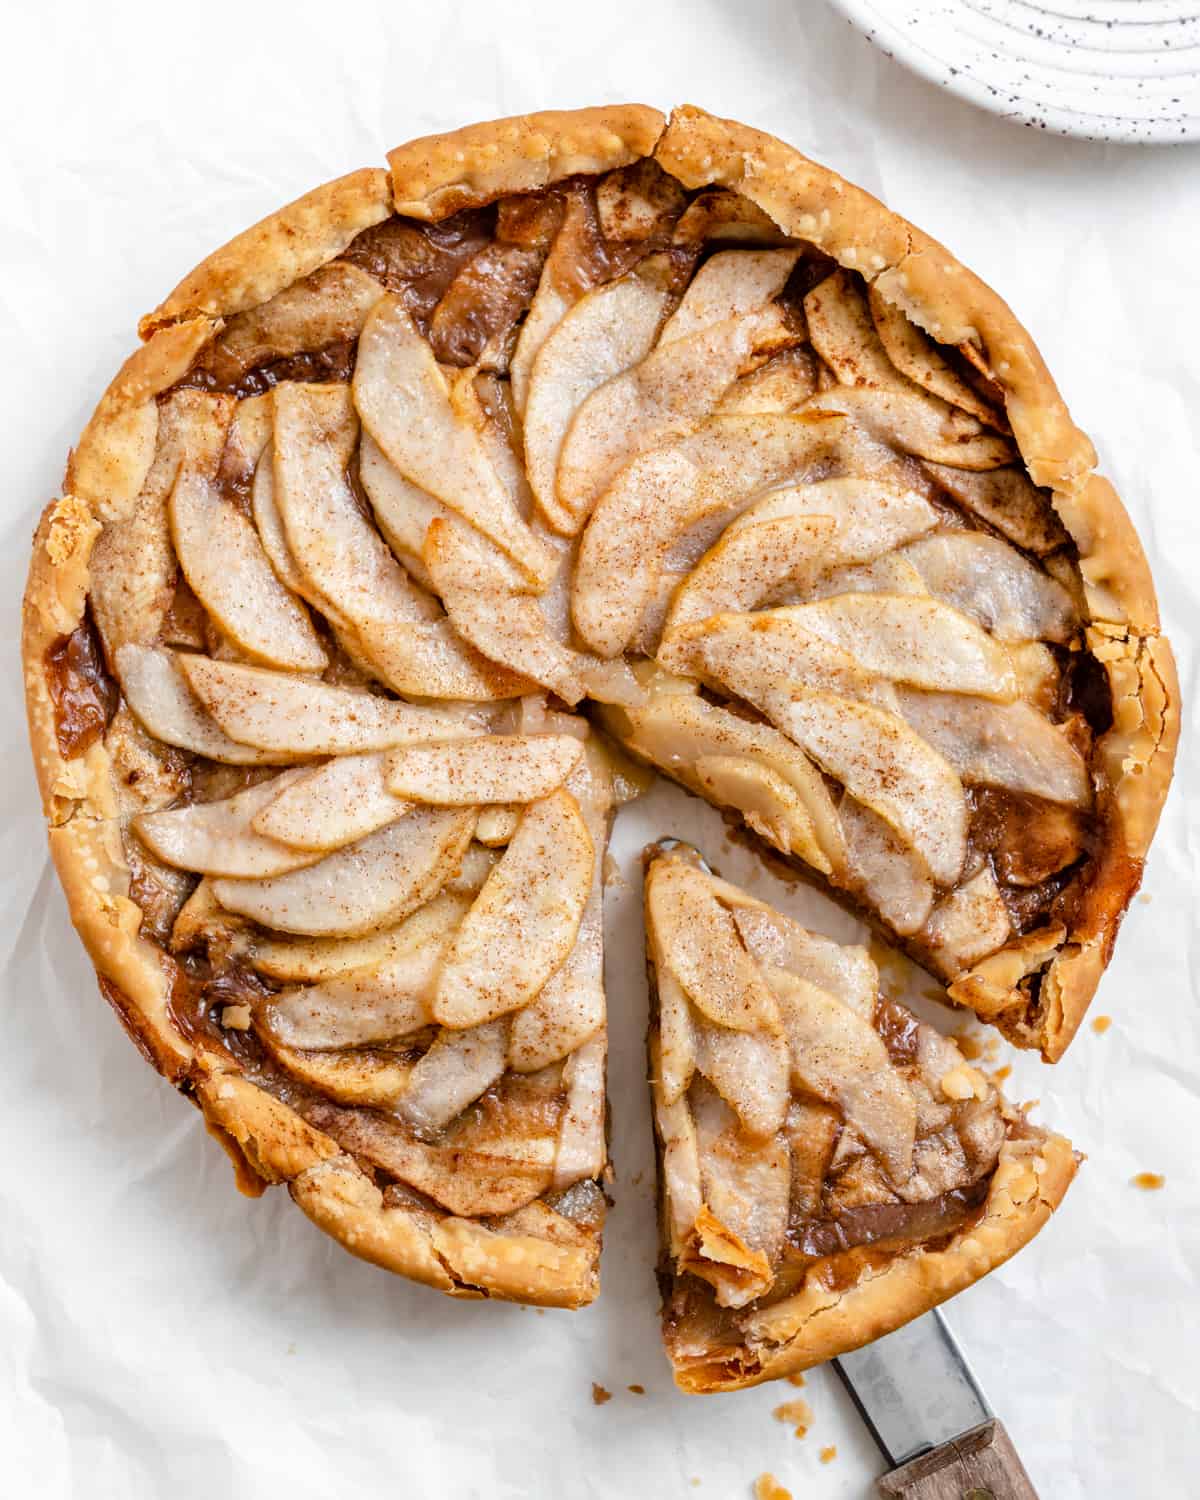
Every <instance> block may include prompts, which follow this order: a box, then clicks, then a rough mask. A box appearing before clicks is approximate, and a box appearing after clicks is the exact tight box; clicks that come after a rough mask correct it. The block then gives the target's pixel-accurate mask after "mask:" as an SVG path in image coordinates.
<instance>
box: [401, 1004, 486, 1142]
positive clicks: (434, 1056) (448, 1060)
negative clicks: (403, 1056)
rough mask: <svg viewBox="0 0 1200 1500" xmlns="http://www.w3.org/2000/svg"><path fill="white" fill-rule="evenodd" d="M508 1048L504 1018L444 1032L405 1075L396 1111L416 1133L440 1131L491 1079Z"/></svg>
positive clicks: (427, 1133)
mask: <svg viewBox="0 0 1200 1500" xmlns="http://www.w3.org/2000/svg"><path fill="white" fill-rule="evenodd" d="M507 1051H508V1022H507V1020H505V1019H501V1020H498V1021H487V1022H485V1023H484V1024H483V1025H482V1026H471V1027H468V1029H467V1030H466V1031H443V1032H442V1033H441V1034H440V1035H439V1036H438V1038H437V1040H436V1041H435V1042H434V1044H433V1046H432V1047H430V1049H429V1051H428V1052H426V1053H425V1055H424V1057H422V1058H421V1060H420V1062H418V1063H417V1065H416V1067H415V1068H414V1069H413V1070H412V1073H411V1074H410V1075H409V1079H408V1085H407V1087H406V1088H405V1090H404V1093H403V1095H402V1097H401V1098H400V1100H399V1101H398V1102H397V1104H396V1114H397V1115H399V1117H400V1118H401V1119H402V1120H405V1121H407V1123H408V1124H409V1125H411V1126H412V1127H413V1129H414V1130H415V1131H417V1133H418V1134H420V1135H431V1134H433V1132H435V1131H437V1130H440V1129H442V1127H443V1126H445V1125H448V1124H449V1123H450V1121H451V1120H453V1119H454V1118H455V1117H456V1116H457V1115H460V1114H461V1113H462V1112H463V1110H464V1109H466V1107H467V1105H468V1104H473V1103H474V1102H475V1100H476V1099H478V1098H479V1096H480V1094H482V1093H483V1092H484V1090H485V1089H488V1088H490V1087H491V1086H492V1084H493V1083H495V1081H496V1080H497V1078H499V1077H500V1075H501V1074H502V1073H503V1072H504V1060H505V1057H506V1055H507Z"/></svg>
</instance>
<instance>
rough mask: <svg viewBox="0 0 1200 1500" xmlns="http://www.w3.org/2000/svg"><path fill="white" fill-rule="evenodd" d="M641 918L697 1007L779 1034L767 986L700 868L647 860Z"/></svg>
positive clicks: (738, 1025) (731, 1022) (733, 1025)
mask: <svg viewBox="0 0 1200 1500" xmlns="http://www.w3.org/2000/svg"><path fill="white" fill-rule="evenodd" d="M646 923H647V927H648V929H649V930H650V931H652V932H653V934H654V945H655V951H656V952H657V953H658V954H659V955H660V956H661V961H662V963H663V964H664V966H665V967H666V968H667V969H668V970H669V971H670V973H671V974H673V975H674V977H675V979H676V980H677V981H678V982H679V984H680V985H682V987H683V990H684V992H685V994H686V995H687V997H688V999H689V1000H690V1001H691V1002H692V1004H693V1005H694V1006H695V1007H696V1009H697V1010H698V1011H700V1012H701V1013H702V1014H703V1015H705V1016H706V1017H707V1018H708V1019H709V1020H710V1021H715V1022H716V1023H717V1025H719V1026H724V1027H727V1028H728V1029H729V1030H731V1031H754V1032H762V1033H763V1034H764V1035H768V1036H771V1035H778V1033H779V1016H778V1013H777V1010H776V1007H775V1002H774V999H773V998H772V996H771V992H770V990H769V989H768V988H767V985H766V983H765V982H764V980H763V978H762V975H761V974H760V973H759V970H758V966H757V965H756V964H755V962H754V960H753V959H752V958H751V957H750V955H749V953H747V951H746V949H745V948H744V947H743V945H742V940H741V938H740V937H739V936H738V932H737V928H736V926H735V925H734V921H733V918H732V917H731V916H730V914H729V912H728V911H727V910H726V909H725V907H723V906H722V905H721V903H720V902H719V901H718V900H717V898H716V896H715V895H714V894H713V890H712V885H711V882H710V880H709V879H708V877H707V876H706V875H704V874H703V872H702V871H700V870H697V869H696V868H694V867H693V866H692V865H689V864H684V863H683V862H682V861H680V860H658V861H656V862H655V863H654V864H652V865H651V867H650V869H649V871H648V872H647V875H646Z"/></svg>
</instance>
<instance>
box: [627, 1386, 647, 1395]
mask: <svg viewBox="0 0 1200 1500" xmlns="http://www.w3.org/2000/svg"><path fill="white" fill-rule="evenodd" d="M625 1389H626V1390H627V1391H628V1392H629V1393H630V1395H632V1396H644V1395H645V1394H646V1387H645V1386H644V1385H627V1386H626V1387H625Z"/></svg>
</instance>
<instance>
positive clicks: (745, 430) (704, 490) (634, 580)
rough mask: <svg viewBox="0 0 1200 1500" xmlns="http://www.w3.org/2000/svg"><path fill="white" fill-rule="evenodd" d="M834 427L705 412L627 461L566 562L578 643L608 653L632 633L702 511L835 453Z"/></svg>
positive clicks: (838, 427) (728, 508) (736, 504)
mask: <svg viewBox="0 0 1200 1500" xmlns="http://www.w3.org/2000/svg"><path fill="white" fill-rule="evenodd" d="M844 431H845V426H844V424H843V423H841V422H838V421H836V420H835V421H833V422H827V421H825V420H817V421H811V420H809V419H808V418H806V417H805V416H804V415H803V414H797V415H795V416H792V415H786V416H754V417H714V418H712V419H711V420H710V421H708V422H706V423H705V424H704V425H703V427H701V428H700V430H699V431H698V432H696V433H693V434H692V435H691V436H690V437H685V438H682V439H680V440H679V441H677V442H673V443H668V444H666V445H665V446H664V447H661V448H657V449H655V450H654V451H652V452H650V453H645V454H643V455H642V456H641V457H640V458H636V459H635V460H634V461H633V462H632V463H631V464H629V465H628V466H627V467H626V468H625V469H624V471H623V472H622V473H621V475H620V476H619V477H618V479H617V480H616V482H615V483H614V484H613V485H612V487H611V488H610V489H609V490H608V492H607V493H606V494H605V495H604V497H603V499H602V500H601V501H600V503H599V504H598V506H597V507H596V511H595V514H594V515H593V516H592V518H591V521H590V522H589V524H588V528H587V530H586V531H585V532H584V534H583V541H582V543H581V545H580V549H579V557H578V559H577V561H576V564H575V580H574V587H573V591H572V596H571V614H572V617H573V619H574V621H575V625H576V628H577V629H578V631H579V633H580V635H581V636H582V637H583V639H584V640H585V641H586V642H587V644H588V645H589V646H590V647H591V648H592V649H593V650H594V651H596V652H597V653H598V654H599V655H601V656H606V657H607V656H617V655H619V654H620V653H621V651H623V650H624V649H625V648H626V646H627V645H628V644H629V642H630V640H632V638H633V637H634V635H635V634H636V633H637V629H638V626H639V623H640V621H641V619H642V616H643V614H644V613H645V611H646V608H647V606H648V605H649V604H650V602H651V601H652V600H653V598H654V595H655V589H656V584H657V581H658V578H659V576H660V574H661V573H662V570H663V568H664V566H665V564H666V560H667V557H668V555H669V553H670V551H671V547H672V545H673V544H674V543H675V541H676V540H677V538H679V537H680V536H682V535H684V533H686V532H687V531H688V530H689V529H690V528H691V527H693V526H695V525H696V524H697V523H698V522H700V521H703V520H705V519H706V518H708V517H713V516H718V515H720V514H725V515H727V516H728V517H729V518H730V519H732V518H733V517H734V516H735V515H737V514H738V513H739V512H740V511H743V510H745V509H746V507H747V506H748V505H749V504H750V503H751V502H752V501H753V500H754V499H755V497H756V496H757V495H758V494H759V493H760V492H762V491H763V490H766V489H768V488H771V487H773V486H775V485H780V484H783V483H785V482H786V481H789V480H798V479H800V478H802V477H803V475H804V474H805V471H811V470H812V468H813V467H815V465H816V464H817V463H818V462H819V461H820V460H821V459H822V458H823V457H824V458H828V457H830V456H831V455H833V454H835V453H836V451H837V447H838V442H839V439H840V438H841V437H842V435H843V433H844Z"/></svg>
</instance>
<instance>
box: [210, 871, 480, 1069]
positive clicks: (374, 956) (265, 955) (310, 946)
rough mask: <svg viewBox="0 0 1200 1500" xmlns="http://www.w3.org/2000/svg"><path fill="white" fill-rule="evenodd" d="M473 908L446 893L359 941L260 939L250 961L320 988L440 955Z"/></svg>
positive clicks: (263, 970) (270, 973)
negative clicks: (357, 972)
mask: <svg viewBox="0 0 1200 1500" xmlns="http://www.w3.org/2000/svg"><path fill="white" fill-rule="evenodd" d="M203 885H204V883H202V886H201V888H203ZM470 905H471V900H470V898H469V897H467V896H462V895H455V894H454V893H453V892H450V891H446V890H442V891H439V892H438V894H437V895H436V896H434V897H433V899H432V900H430V901H427V902H426V903H425V905H424V906H420V907H418V908H417V910H416V911H415V912H413V913H412V915H411V916H409V917H405V918H404V919H403V921H401V922H398V923H397V924H396V925H395V926H394V927H381V928H378V929H377V930H376V931H374V932H370V933H368V934H367V935H366V936H365V937H359V938H305V937H291V938H286V937H265V936H256V937H255V938H254V940H253V943H252V945H251V957H252V961H253V963H254V967H255V968H256V969H257V970H258V971H259V973H260V974H265V975H266V976H267V978H268V979H277V980H279V981H280V982H281V983H283V984H300V985H313V984H322V983H323V982H324V981H325V980H327V979H335V978H337V977H338V976H339V975H343V974H347V973H348V972H349V971H350V970H352V969H362V970H368V969H372V968H377V967H379V966H380V965H383V964H385V963H387V962H389V961H390V960H392V959H400V958H402V957H404V956H405V955H408V956H416V957H420V955H422V954H424V953H425V952H426V950H428V951H429V952H431V953H434V954H439V953H440V952H441V950H442V948H443V947H444V946H445V943H446V941H447V939H448V938H449V935H450V934H451V933H452V932H453V931H454V929H455V928H456V927H457V926H458V924H459V923H460V922H461V921H462V919H463V917H464V916H465V915H466V913H467V909H468V908H469V907H470ZM218 910H219V908H218ZM328 1045H330V1046H333V1045H335V1043H333V1042H330V1043H329V1044H328Z"/></svg>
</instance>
